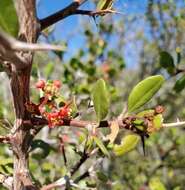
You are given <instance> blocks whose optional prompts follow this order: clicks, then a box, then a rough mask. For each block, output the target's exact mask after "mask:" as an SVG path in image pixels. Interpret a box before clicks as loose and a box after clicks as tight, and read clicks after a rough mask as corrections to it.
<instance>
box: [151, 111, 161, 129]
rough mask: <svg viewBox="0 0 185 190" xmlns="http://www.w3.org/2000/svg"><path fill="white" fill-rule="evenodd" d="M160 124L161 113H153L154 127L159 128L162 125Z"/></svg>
mask: <svg viewBox="0 0 185 190" xmlns="http://www.w3.org/2000/svg"><path fill="white" fill-rule="evenodd" d="M162 124H163V116H162V114H157V115H155V116H154V119H153V126H154V128H155V129H157V130H159V129H160V128H161V127H162Z"/></svg>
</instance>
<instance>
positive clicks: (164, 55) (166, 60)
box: [159, 51, 175, 74]
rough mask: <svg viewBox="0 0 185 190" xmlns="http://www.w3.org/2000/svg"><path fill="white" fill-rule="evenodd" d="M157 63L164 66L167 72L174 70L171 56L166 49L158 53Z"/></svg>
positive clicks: (171, 72)
mask: <svg viewBox="0 0 185 190" xmlns="http://www.w3.org/2000/svg"><path fill="white" fill-rule="evenodd" d="M159 63H160V65H161V67H163V68H165V69H166V70H167V71H168V73H170V74H173V73H174V71H175V64H174V60H173V57H172V56H171V55H170V54H169V53H168V52H166V51H162V52H161V53H160V60H159Z"/></svg>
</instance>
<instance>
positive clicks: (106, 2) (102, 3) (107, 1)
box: [97, 0, 114, 10]
mask: <svg viewBox="0 0 185 190" xmlns="http://www.w3.org/2000/svg"><path fill="white" fill-rule="evenodd" d="M113 2H114V0H99V2H98V5H97V10H105V9H110V8H111V7H112V4H113Z"/></svg>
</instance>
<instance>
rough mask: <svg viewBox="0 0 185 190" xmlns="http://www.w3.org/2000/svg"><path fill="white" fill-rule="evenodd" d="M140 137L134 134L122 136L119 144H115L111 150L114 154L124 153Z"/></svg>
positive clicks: (132, 146) (131, 148) (134, 145)
mask: <svg viewBox="0 0 185 190" xmlns="http://www.w3.org/2000/svg"><path fill="white" fill-rule="evenodd" d="M139 140H140V137H139V136H138V135H136V134H130V135H127V136H125V137H123V139H122V141H121V144H120V145H117V144H115V146H114V148H113V151H114V153H115V155H116V156H121V155H124V154H125V153H127V152H129V151H131V150H133V149H134V148H135V147H136V145H137V144H138V142H139Z"/></svg>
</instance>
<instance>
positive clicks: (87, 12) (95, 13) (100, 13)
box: [73, 9, 123, 17]
mask: <svg viewBox="0 0 185 190" xmlns="http://www.w3.org/2000/svg"><path fill="white" fill-rule="evenodd" d="M109 13H112V14H123V13H121V12H118V11H115V10H112V9H105V10H96V11H90V10H79V9H78V10H76V11H75V12H74V13H73V14H79V15H87V16H92V17H94V16H103V15H105V14H109Z"/></svg>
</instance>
